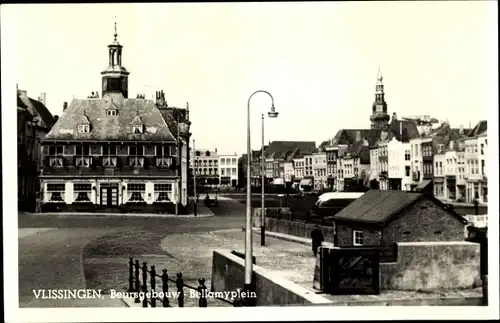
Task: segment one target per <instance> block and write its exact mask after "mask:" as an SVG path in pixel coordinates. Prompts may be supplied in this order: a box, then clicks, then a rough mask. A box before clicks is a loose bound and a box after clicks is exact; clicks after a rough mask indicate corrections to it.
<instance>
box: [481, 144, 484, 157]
mask: <svg viewBox="0 0 500 323" xmlns="http://www.w3.org/2000/svg"><path fill="white" fill-rule="evenodd" d="M481 155H484V144H481Z"/></svg>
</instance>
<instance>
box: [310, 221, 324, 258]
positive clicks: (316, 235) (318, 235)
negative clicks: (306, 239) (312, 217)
mask: <svg viewBox="0 0 500 323" xmlns="http://www.w3.org/2000/svg"><path fill="white" fill-rule="evenodd" d="M311 239H312V250H313V253H314V257H316V255H317V254H318V248H319V247H320V246H321V245H322V244H323V241H325V237H324V236H323V232H321V229H320V227H319V225H316V226H315V227H314V229H313V230H312V231H311Z"/></svg>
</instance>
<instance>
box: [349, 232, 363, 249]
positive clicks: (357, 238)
mask: <svg viewBox="0 0 500 323" xmlns="http://www.w3.org/2000/svg"><path fill="white" fill-rule="evenodd" d="M352 243H353V245H355V246H362V245H363V231H356V230H354V231H352Z"/></svg>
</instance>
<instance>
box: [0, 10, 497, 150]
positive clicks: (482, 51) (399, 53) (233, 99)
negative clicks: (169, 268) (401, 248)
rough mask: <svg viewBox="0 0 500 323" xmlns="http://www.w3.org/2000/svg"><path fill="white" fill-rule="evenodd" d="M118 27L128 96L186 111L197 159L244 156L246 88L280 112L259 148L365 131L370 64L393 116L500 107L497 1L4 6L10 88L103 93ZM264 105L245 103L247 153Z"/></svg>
mask: <svg viewBox="0 0 500 323" xmlns="http://www.w3.org/2000/svg"><path fill="white" fill-rule="evenodd" d="M115 21H116V22H117V26H118V41H119V42H120V43H121V44H122V45H123V46H124V47H123V61H122V63H123V65H124V66H125V67H126V68H127V69H128V71H129V72H130V76H129V97H132V98H135V96H136V94H137V93H145V94H146V97H147V98H152V97H153V96H154V94H155V91H157V90H163V91H164V92H165V95H166V99H167V102H168V103H169V105H171V106H177V107H185V105H186V102H189V107H190V116H191V121H192V126H191V130H192V133H193V136H192V139H196V148H197V149H214V148H217V149H218V151H219V152H220V153H223V154H233V153H237V154H241V153H244V152H246V125H247V119H246V118H247V100H248V98H249V96H250V95H251V94H252V93H253V92H254V91H256V90H266V91H268V92H270V93H271V94H272V95H273V97H274V101H275V106H276V111H278V112H279V116H278V118H276V119H268V118H266V119H265V141H266V143H267V142H269V141H274V140H307V141H315V142H316V144H317V145H319V144H320V143H321V142H322V141H323V140H326V139H330V138H333V136H335V134H336V133H337V131H338V130H339V129H341V128H369V127H370V121H369V116H370V114H371V106H372V103H373V101H374V93H375V82H376V76H377V71H378V68H379V66H380V69H381V72H382V74H383V76H384V85H385V91H386V101H387V104H388V111H389V114H390V115H392V113H393V112H396V114H397V115H398V116H411V115H425V114H429V115H432V116H433V117H435V118H438V119H440V120H443V121H444V120H448V121H449V122H450V123H451V125H452V126H454V127H459V126H460V125H464V126H465V127H467V126H468V125H469V124H471V125H472V126H474V125H475V124H476V123H477V122H478V121H479V120H481V119H487V118H488V116H489V112H488V110H489V109H495V110H496V109H498V74H497V71H498V41H497V40H498V36H497V25H498V16H497V2H496V1H461V2H453V1H437V2H423V1H422V2H421V1H416V2H403V1H401V2H400V1H395V2H307V3H305V2H303V3H302V2H289V3H177V4H34V5H32V4H30V5H3V6H2V43H3V44H8V46H7V45H4V46H2V55H4V53H7V52H8V53H7V54H8V55H9V56H8V57H9V58H10V60H9V64H8V65H9V68H10V70H9V71H11V72H10V74H9V76H11V77H12V78H13V81H14V86H15V83H16V82H17V83H18V84H19V88H20V89H23V90H26V91H27V92H28V95H29V96H30V97H32V98H35V99H36V98H38V96H39V94H40V93H42V92H45V93H46V95H47V107H48V108H49V110H50V111H51V112H52V113H53V114H55V115H60V114H61V113H62V106H63V102H64V101H67V102H68V103H69V102H71V100H72V99H73V98H86V97H87V96H88V95H89V94H90V93H91V92H92V91H101V89H100V86H101V74H100V72H101V71H102V70H104V69H105V68H106V67H107V65H108V52H107V45H108V44H110V43H111V42H112V41H113V33H114V22H115ZM270 106H271V100H270V98H269V97H268V96H267V95H265V94H262V93H259V94H257V95H255V96H254V97H253V98H252V100H251V118H250V119H251V131H252V132H251V133H252V148H253V149H259V147H260V143H261V120H260V116H261V114H262V113H266V114H267V111H269V108H270ZM496 120H497V119H496ZM496 120H495V121H494V122H496Z"/></svg>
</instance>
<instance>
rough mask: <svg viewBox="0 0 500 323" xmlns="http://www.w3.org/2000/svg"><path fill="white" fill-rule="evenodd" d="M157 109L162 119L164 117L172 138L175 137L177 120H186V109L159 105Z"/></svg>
mask: <svg viewBox="0 0 500 323" xmlns="http://www.w3.org/2000/svg"><path fill="white" fill-rule="evenodd" d="M158 110H159V111H160V113H161V115H162V116H163V119H165V122H166V123H167V126H168V129H170V132H171V133H172V135H173V136H174V138H177V120H179V121H180V122H182V121H183V120H186V117H187V115H186V114H187V111H186V109H180V108H175V107H159V109H158Z"/></svg>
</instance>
